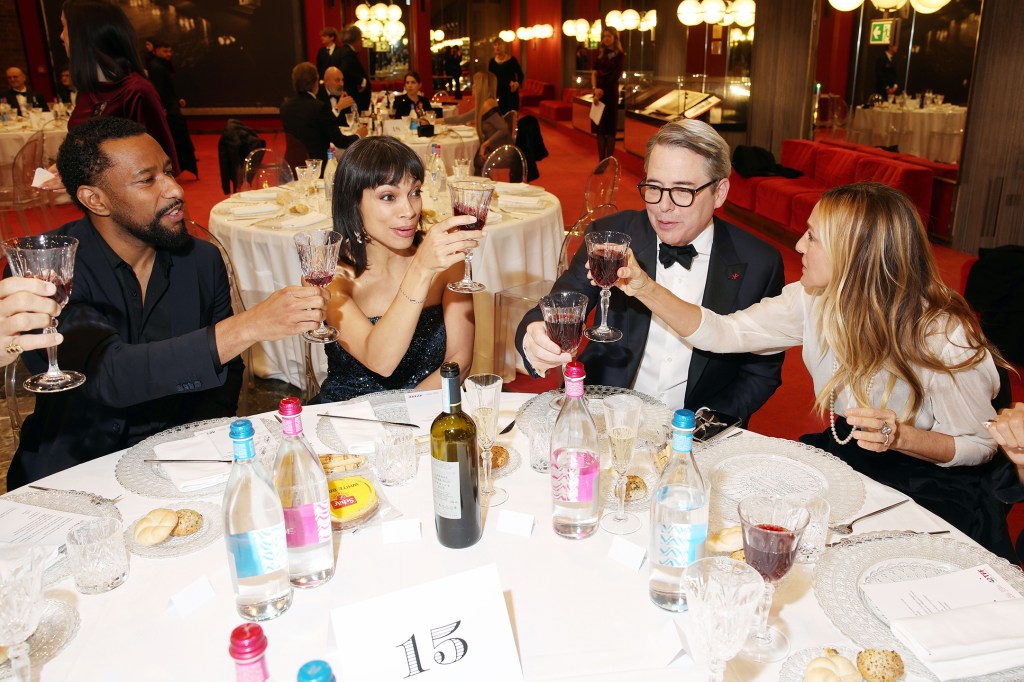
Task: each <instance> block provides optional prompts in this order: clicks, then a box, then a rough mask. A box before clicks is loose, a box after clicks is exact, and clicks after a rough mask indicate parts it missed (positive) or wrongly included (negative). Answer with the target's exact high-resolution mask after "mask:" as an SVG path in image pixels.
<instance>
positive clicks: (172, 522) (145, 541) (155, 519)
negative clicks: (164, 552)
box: [132, 507, 178, 547]
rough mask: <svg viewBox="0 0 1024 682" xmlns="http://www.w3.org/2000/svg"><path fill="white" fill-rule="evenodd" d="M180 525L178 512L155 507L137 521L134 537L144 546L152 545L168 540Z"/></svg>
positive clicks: (133, 532)
mask: <svg viewBox="0 0 1024 682" xmlns="http://www.w3.org/2000/svg"><path fill="white" fill-rule="evenodd" d="M177 525H178V514H177V512H175V511H173V510H171V509H164V508H162V507H160V508H157V509H154V510H153V511H151V512H149V513H148V514H146V515H145V516H143V517H142V518H141V519H139V520H138V521H137V522H136V523H135V530H133V531H132V537H134V538H135V542H137V543H139V544H140V545H142V546H143V547H152V546H153V545H158V544H160V543H161V542H163V541H164V540H166V539H167V538H168V537H169V536H170V534H171V531H172V530H174V527H175V526H177Z"/></svg>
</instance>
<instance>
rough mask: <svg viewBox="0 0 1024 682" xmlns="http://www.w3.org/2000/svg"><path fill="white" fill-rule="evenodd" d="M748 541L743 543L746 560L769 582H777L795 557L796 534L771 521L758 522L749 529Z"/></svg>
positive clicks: (786, 571) (791, 564)
mask: <svg viewBox="0 0 1024 682" xmlns="http://www.w3.org/2000/svg"><path fill="white" fill-rule="evenodd" d="M749 535H750V538H749V542H746V543H744V548H743V553H744V558H745V559H746V562H747V563H748V564H750V565H751V566H752V567H753V568H754V570H756V571H757V572H758V573H760V574H761V576H762V577H763V578H764V579H765V580H768V581H770V582H777V581H779V580H782V578H783V577H784V576H785V575H786V574H787V573H789V569H790V568H792V567H793V560H794V558H795V557H796V551H797V547H798V545H799V544H800V543H799V542H797V539H796V535H795V534H794V533H793V532H792V531H790V530H789V529H788V528H784V527H782V526H778V525H775V524H773V523H759V524H757V525H756V526H754V527H753V528H751V529H750V533H749Z"/></svg>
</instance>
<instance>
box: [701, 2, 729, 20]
mask: <svg viewBox="0 0 1024 682" xmlns="http://www.w3.org/2000/svg"><path fill="white" fill-rule="evenodd" d="M700 9H701V18H702V19H703V20H704V22H705V23H708V24H717V23H718V22H720V21H721V20H722V18H723V17H724V16H725V2H724V0H704V1H703V2H702V3H701V4H700Z"/></svg>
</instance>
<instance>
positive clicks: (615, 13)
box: [604, 9, 623, 31]
mask: <svg viewBox="0 0 1024 682" xmlns="http://www.w3.org/2000/svg"><path fill="white" fill-rule="evenodd" d="M604 24H605V26H611V27H612V28H614V29H617V30H620V31H621V30H622V28H623V26H622V12H620V11H619V10H617V9H613V10H612V11H611V12H609V13H608V14H606V15H605V17H604Z"/></svg>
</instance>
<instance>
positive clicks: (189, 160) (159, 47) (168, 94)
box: [148, 38, 199, 178]
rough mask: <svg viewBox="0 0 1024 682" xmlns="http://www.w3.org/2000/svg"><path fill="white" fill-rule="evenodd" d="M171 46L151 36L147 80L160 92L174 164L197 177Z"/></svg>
mask: <svg viewBox="0 0 1024 682" xmlns="http://www.w3.org/2000/svg"><path fill="white" fill-rule="evenodd" d="M173 57H174V48H173V47H171V44H170V43H168V42H167V41H166V40H163V39H162V38H153V58H152V59H151V60H150V62H149V67H148V69H149V81H150V82H151V83H152V84H153V87H154V88H156V92H157V94H158V95H160V103H161V104H163V105H164V113H166V114H167V127H168V128H170V129H171V138H172V139H173V140H174V150H175V151H176V152H177V153H178V165H179V166H180V167H181V170H183V171H186V170H187V171H190V172H191V173H192V174H193V175H195V176H196V177H197V178H198V177H199V165H198V163H197V162H196V148H195V145H193V144H192V136H191V135H189V133H188V123H186V122H185V116H184V114H182V113H181V108H182V107H183V106H186V102H185V100H184V99H182V98H181V97H179V96H178V88H177V85H176V84H175V83H176V79H177V76H176V74H175V71H174V64H173V63H172V62H171V59H172V58H173Z"/></svg>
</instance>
